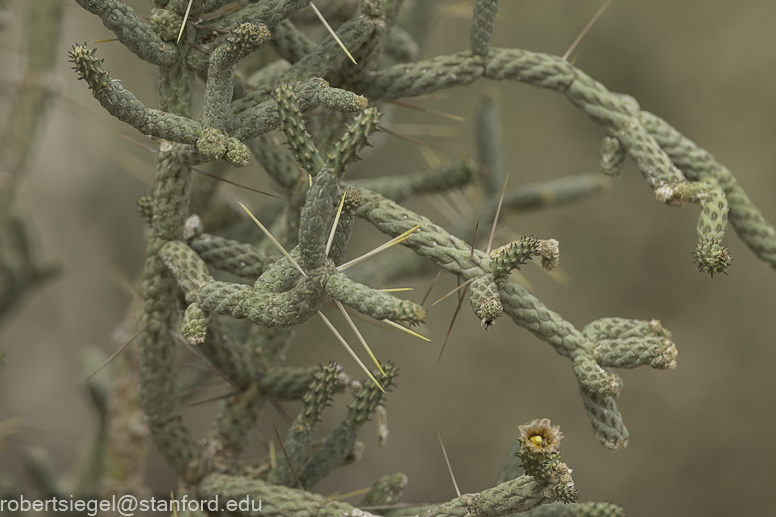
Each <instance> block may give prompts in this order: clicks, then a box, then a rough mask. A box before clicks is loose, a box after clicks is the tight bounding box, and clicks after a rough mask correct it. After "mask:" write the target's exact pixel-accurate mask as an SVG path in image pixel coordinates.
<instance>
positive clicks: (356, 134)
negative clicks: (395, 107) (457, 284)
mask: <svg viewBox="0 0 776 517" xmlns="http://www.w3.org/2000/svg"><path fill="white" fill-rule="evenodd" d="M379 118H380V112H379V111H377V109H376V108H369V109H366V110H364V111H362V112H361V113H359V114H358V115H356V118H355V119H353V122H351V123H350V124H349V125H348V127H347V129H345V133H344V134H343V135H342V136H341V137H340V138H339V140H337V141H336V142H335V143H334V147H333V149H332V151H331V153H329V154H328V155H327V157H326V158H327V166H328V167H329V168H330V169H331V170H332V171H334V174H335V175H337V176H340V177H341V176H342V175H343V174H345V172H346V171H347V169H348V167H349V166H350V164H352V163H354V162H356V161H357V160H358V159H359V158H358V153H360V152H361V151H362V150H363V149H364V148H365V147H367V146H370V145H371V144H370V143H369V137H370V136H371V135H372V133H374V132H375V130H376V129H377V120H378V119H379Z"/></svg>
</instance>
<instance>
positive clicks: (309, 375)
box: [259, 366, 320, 400]
mask: <svg viewBox="0 0 776 517" xmlns="http://www.w3.org/2000/svg"><path fill="white" fill-rule="evenodd" d="M319 370H320V368H319V367H318V366H284V367H280V368H274V369H272V370H269V371H266V372H263V373H262V374H261V377H260V378H259V388H261V391H263V392H264V393H266V394H267V395H271V396H272V397H275V398H276V399H278V400H300V399H301V398H302V397H303V396H304V394H305V393H306V392H307V388H309V386H310V383H311V382H312V381H313V375H315V373H316V372H318V371H319Z"/></svg>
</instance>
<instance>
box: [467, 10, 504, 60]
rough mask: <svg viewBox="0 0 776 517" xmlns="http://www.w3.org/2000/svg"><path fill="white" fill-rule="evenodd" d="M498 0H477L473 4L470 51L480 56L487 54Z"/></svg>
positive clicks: (494, 27) (494, 24)
mask: <svg viewBox="0 0 776 517" xmlns="http://www.w3.org/2000/svg"><path fill="white" fill-rule="evenodd" d="M497 14H498V0H477V1H476V2H475V4H474V15H473V16H472V28H471V33H470V36H469V37H470V39H471V45H472V52H473V53H474V54H477V55H480V56H486V55H488V51H489V50H490V41H491V39H493V31H494V30H495V29H496V15H497Z"/></svg>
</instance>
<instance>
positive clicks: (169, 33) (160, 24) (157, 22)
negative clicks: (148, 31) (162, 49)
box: [151, 9, 183, 41]
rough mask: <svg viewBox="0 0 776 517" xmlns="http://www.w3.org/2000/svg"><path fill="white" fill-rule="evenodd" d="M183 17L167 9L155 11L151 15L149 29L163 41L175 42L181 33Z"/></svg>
mask: <svg viewBox="0 0 776 517" xmlns="http://www.w3.org/2000/svg"><path fill="white" fill-rule="evenodd" d="M182 24H183V17H182V16H181V15H179V14H178V13H176V12H175V11H171V10H169V9H155V10H154V12H152V13H151V28H152V29H153V30H154V32H156V33H157V34H158V35H159V37H160V38H161V39H162V40H164V41H175V40H176V39H177V38H178V33H180V31H181V25H182Z"/></svg>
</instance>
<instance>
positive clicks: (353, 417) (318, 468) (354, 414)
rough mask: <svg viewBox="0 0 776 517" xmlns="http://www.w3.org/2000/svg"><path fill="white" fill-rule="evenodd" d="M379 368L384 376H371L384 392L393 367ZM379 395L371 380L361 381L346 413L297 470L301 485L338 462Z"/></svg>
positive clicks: (309, 483) (349, 448) (314, 480)
mask: <svg viewBox="0 0 776 517" xmlns="http://www.w3.org/2000/svg"><path fill="white" fill-rule="evenodd" d="M383 371H384V372H385V376H384V377H383V376H381V374H380V372H378V371H376V372H373V375H374V376H375V378H377V379H380V384H381V385H382V386H383V389H384V390H386V391H388V390H389V388H390V387H391V385H392V383H393V380H394V378H395V377H396V373H397V368H396V366H395V365H393V364H390V363H389V364H386V365H383ZM383 396H384V393H383V392H382V391H380V388H378V387H377V386H376V385H375V384H374V383H372V382H364V387H363V389H362V390H361V391H360V392H359V393H358V394H357V395H356V396H355V397H354V399H353V403H352V404H351V405H350V406H348V414H347V415H346V416H345V419H344V420H343V421H342V423H341V424H340V425H339V426H337V427H336V428H335V429H334V431H332V433H331V435H329V437H328V438H326V441H325V442H324V443H323V445H321V448H320V449H318V450H317V451H316V452H315V453H314V454H313V455H312V456H310V458H309V459H308V461H307V463H306V464H305V466H304V469H303V470H302V471H301V472H298V474H299V479H300V481H301V482H302V486H305V487H310V486H313V485H315V484H316V483H318V482H319V481H320V480H322V479H323V478H325V477H326V476H328V475H329V474H330V473H331V472H332V471H333V470H334V469H336V468H337V467H339V466H340V465H342V463H343V462H344V461H345V459H346V458H347V456H348V455H349V454H350V452H351V451H352V450H353V447H354V446H355V444H356V436H357V435H358V431H359V429H361V427H362V426H363V425H364V424H365V423H366V421H367V420H368V419H369V417H370V415H371V414H372V413H374V411H375V408H377V406H378V404H381V403H382V402H383Z"/></svg>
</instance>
